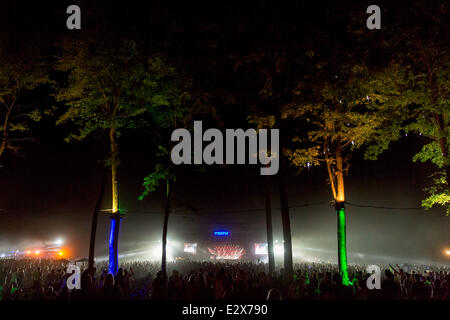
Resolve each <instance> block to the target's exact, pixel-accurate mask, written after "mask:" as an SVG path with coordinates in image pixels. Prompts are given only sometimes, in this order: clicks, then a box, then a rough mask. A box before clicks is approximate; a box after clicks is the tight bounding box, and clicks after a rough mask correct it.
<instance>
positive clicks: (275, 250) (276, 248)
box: [273, 244, 284, 256]
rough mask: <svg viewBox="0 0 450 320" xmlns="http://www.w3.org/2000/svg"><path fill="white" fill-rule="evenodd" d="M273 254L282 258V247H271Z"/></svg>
mask: <svg viewBox="0 0 450 320" xmlns="http://www.w3.org/2000/svg"><path fill="white" fill-rule="evenodd" d="M273 252H274V253H275V254H276V255H280V256H282V255H283V254H284V246H283V245H282V244H276V245H275V246H274V247H273Z"/></svg>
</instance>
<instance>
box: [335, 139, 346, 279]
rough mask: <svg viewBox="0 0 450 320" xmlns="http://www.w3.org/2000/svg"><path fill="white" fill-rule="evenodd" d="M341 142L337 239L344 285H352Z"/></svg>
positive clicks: (337, 167)
mask: <svg viewBox="0 0 450 320" xmlns="http://www.w3.org/2000/svg"><path fill="white" fill-rule="evenodd" d="M343 162H344V160H343V158H342V150H341V142H340V140H338V142H337V148H336V189H337V190H336V199H335V208H336V214H337V238H338V263H339V273H340V275H341V279H342V284H344V285H346V286H348V285H350V279H349V277H348V268H347V236H346V222H345V192H344V191H345V189H344V171H343Z"/></svg>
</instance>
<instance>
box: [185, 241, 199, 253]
mask: <svg viewBox="0 0 450 320" xmlns="http://www.w3.org/2000/svg"><path fill="white" fill-rule="evenodd" d="M184 252H187V253H192V254H197V244H196V243H185V244H184Z"/></svg>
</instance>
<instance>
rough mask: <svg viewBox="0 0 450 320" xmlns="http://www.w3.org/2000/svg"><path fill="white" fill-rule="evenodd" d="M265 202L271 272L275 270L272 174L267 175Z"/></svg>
mask: <svg viewBox="0 0 450 320" xmlns="http://www.w3.org/2000/svg"><path fill="white" fill-rule="evenodd" d="M264 196H265V204H266V229H267V256H268V259H269V274H272V273H273V272H274V271H275V257H274V253H273V233H272V206H271V196H272V194H271V192H270V176H265V195H264Z"/></svg>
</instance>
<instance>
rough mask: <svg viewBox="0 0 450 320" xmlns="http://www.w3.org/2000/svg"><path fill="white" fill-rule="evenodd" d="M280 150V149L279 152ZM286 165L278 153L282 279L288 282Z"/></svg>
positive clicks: (289, 247) (289, 241)
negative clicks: (282, 242) (281, 225)
mask: <svg viewBox="0 0 450 320" xmlns="http://www.w3.org/2000/svg"><path fill="white" fill-rule="evenodd" d="M281 150H282V148H281V147H280V151H281ZM285 171H286V163H285V160H284V156H283V152H282V151H281V152H280V184H279V188H280V207H281V221H282V223H283V241H284V279H285V281H286V282H290V281H291V280H292V276H293V273H294V272H293V266H292V239H291V221H290V220H291V219H290V217H289V205H288V199H287V193H286V177H285V174H286V173H285Z"/></svg>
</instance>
